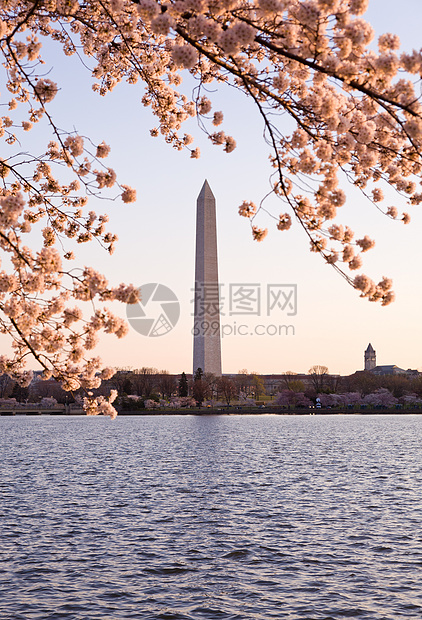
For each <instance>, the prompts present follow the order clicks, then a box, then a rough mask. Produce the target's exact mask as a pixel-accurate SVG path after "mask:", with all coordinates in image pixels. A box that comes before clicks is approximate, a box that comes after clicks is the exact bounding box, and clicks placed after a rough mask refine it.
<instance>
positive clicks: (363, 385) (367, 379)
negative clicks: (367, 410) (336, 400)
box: [344, 370, 380, 396]
mask: <svg viewBox="0 0 422 620" xmlns="http://www.w3.org/2000/svg"><path fill="white" fill-rule="evenodd" d="M344 384H345V388H346V390H347V391H348V392H359V393H360V395H361V396H366V395H367V394H371V393H372V392H374V391H375V390H376V389H377V388H379V387H380V377H378V376H377V375H374V374H373V373H372V372H369V371H367V370H363V371H358V372H355V373H354V374H353V375H351V376H350V377H348V379H347V381H345V382H344Z"/></svg>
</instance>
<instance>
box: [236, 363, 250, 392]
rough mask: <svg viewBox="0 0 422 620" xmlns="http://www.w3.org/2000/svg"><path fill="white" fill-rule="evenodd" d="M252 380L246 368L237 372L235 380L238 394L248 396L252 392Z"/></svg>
mask: <svg viewBox="0 0 422 620" xmlns="http://www.w3.org/2000/svg"><path fill="white" fill-rule="evenodd" d="M252 380H253V377H252V375H251V374H250V373H249V372H248V371H247V369H246V368H242V369H241V370H239V371H238V373H237V376H236V379H235V381H236V383H237V386H238V392H239V393H240V392H243V393H244V394H245V395H247V396H250V395H251V392H252Z"/></svg>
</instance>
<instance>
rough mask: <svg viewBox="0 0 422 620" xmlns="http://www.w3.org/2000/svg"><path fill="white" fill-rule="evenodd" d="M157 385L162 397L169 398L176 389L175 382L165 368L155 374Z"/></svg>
mask: <svg viewBox="0 0 422 620" xmlns="http://www.w3.org/2000/svg"><path fill="white" fill-rule="evenodd" d="M157 386H158V389H159V391H160V392H161V394H162V395H163V398H170V396H173V394H174V392H176V389H177V382H176V379H175V378H174V376H173V375H171V374H169V372H168V371H167V370H162V371H161V372H160V373H159V375H158V376H157Z"/></svg>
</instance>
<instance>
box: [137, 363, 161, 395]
mask: <svg viewBox="0 0 422 620" xmlns="http://www.w3.org/2000/svg"><path fill="white" fill-rule="evenodd" d="M157 374H158V370H157V369H156V368H150V367H147V366H143V367H142V368H140V369H137V370H134V371H133V373H132V375H131V381H132V384H133V386H134V388H135V390H136V394H137V395H138V396H144V397H145V398H149V397H150V396H151V394H152V393H153V391H154V389H155V388H156V385H157Z"/></svg>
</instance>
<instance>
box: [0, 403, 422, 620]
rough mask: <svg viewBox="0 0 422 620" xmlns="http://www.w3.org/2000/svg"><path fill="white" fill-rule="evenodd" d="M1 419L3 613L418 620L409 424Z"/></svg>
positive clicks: (393, 420)
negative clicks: (401, 619)
mask: <svg viewBox="0 0 422 620" xmlns="http://www.w3.org/2000/svg"><path fill="white" fill-rule="evenodd" d="M0 425H1V426H0V445H1V450H2V461H1V464H0V467H1V472H0V474H1V475H0V480H1V482H0V494H1V503H0V520H1V529H0V539H1V540H0V590H1V593H2V597H1V609H2V612H1V613H2V614H3V615H1V614H0V616H1V620H56V619H64V620H96V619H101V620H120V619H129V618H138V619H139V618H142V619H144V620H158V619H163V620H202V619H203V620H219V619H221V620H270V619H272V618H276V619H280V618H283V619H287V620H341V619H347V618H359V619H362V620H400V618H403V619H404V620H413V619H416V618H417V619H418V620H420V618H421V617H422V596H421V591H420V580H421V568H422V553H421V551H422V537H421V534H420V522H421V517H422V515H421V506H420V499H419V496H420V479H421V471H422V468H421V445H422V442H421V438H422V417H418V416H404V415H403V416H386V417H384V416H327V417H325V416H309V417H306V416H303V417H302V416H301V417H297V418H295V417H292V416H286V417H278V416H206V417H203V416H168V417H165V416H157V417H155V418H154V417H153V416H147V417H127V418H126V417H121V418H117V420H115V421H114V422H111V421H110V420H108V419H105V418H82V417H75V418H63V417H54V416H49V417H42V418H41V417H40V418H36V417H31V418H29V417H28V418H26V417H25V416H19V417H17V418H9V417H2V418H0Z"/></svg>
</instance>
